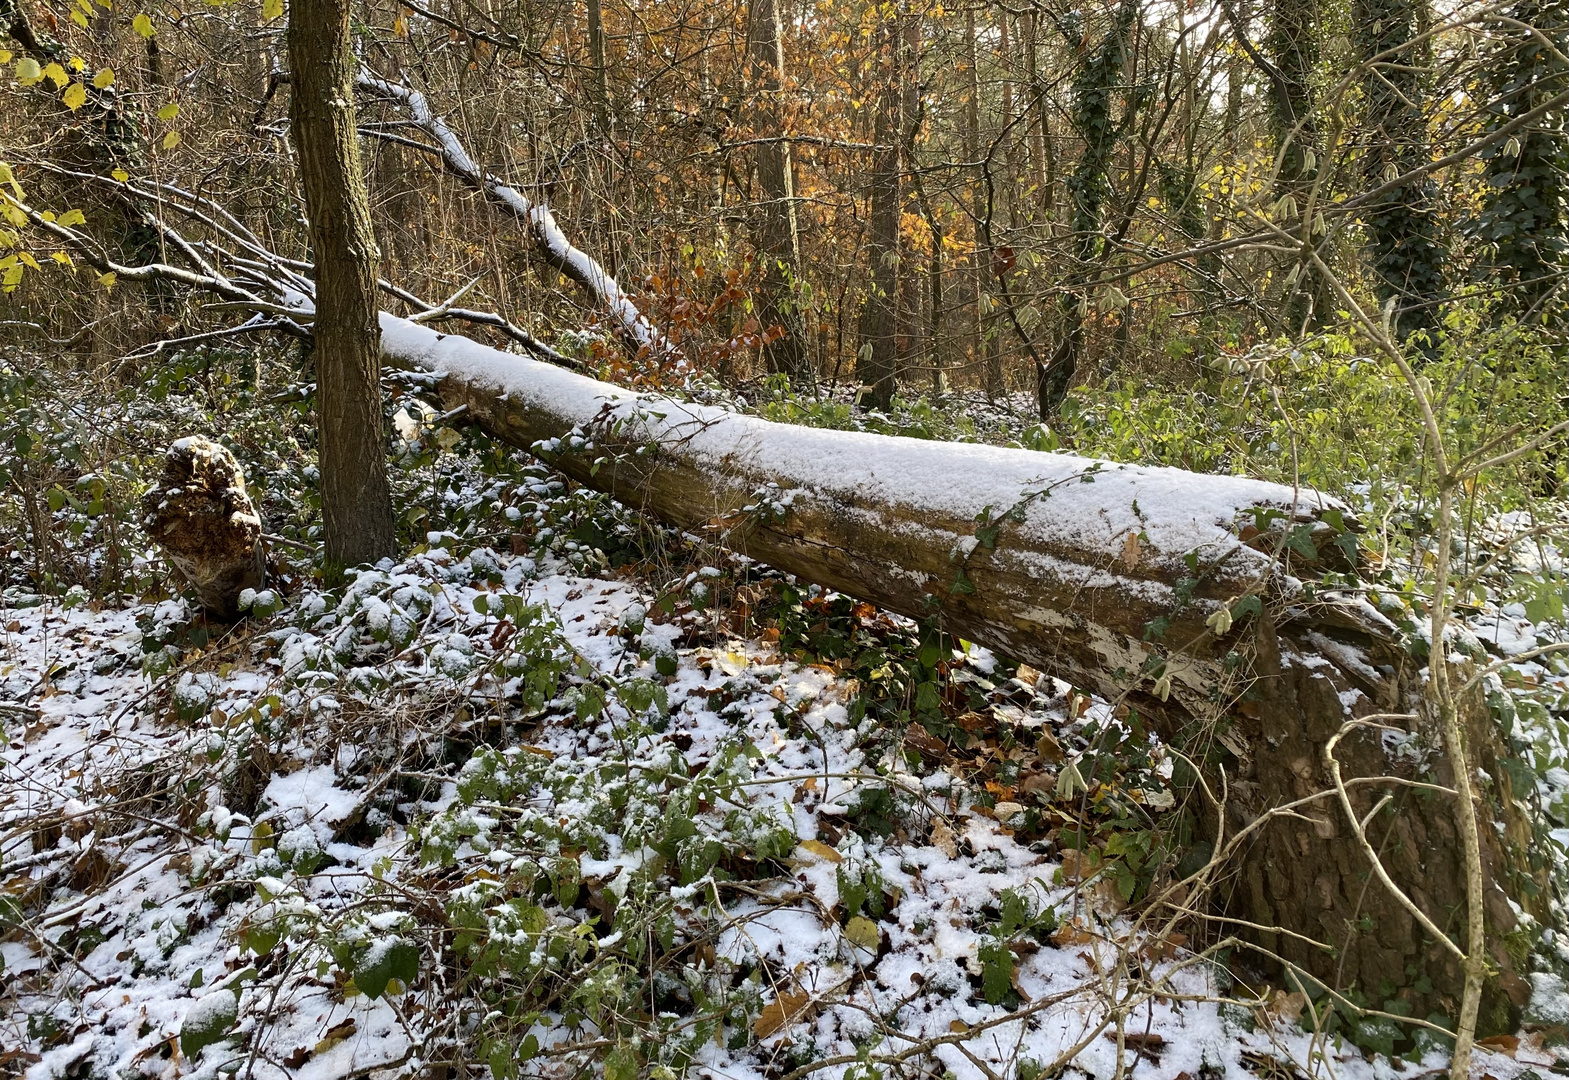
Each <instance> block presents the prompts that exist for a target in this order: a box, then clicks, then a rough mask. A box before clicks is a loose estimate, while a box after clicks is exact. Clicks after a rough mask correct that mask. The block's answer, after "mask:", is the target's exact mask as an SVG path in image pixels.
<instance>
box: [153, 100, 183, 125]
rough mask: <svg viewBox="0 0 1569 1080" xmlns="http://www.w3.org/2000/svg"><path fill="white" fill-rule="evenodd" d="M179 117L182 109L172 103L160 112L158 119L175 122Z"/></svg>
mask: <svg viewBox="0 0 1569 1080" xmlns="http://www.w3.org/2000/svg"><path fill="white" fill-rule="evenodd" d="M179 115H180V107H179V106H178V105H176V104H175V103H174V102H172V101H171V102H169V104H167V105H165V106H164V107H163V108H161V109H159V110H158V119H160V120H173V119H174V118H175V117H176V116H179Z"/></svg>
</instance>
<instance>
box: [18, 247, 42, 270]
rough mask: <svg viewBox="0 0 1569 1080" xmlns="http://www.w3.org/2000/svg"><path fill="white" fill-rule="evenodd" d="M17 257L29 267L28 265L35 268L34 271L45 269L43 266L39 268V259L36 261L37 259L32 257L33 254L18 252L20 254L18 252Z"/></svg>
mask: <svg viewBox="0 0 1569 1080" xmlns="http://www.w3.org/2000/svg"><path fill="white" fill-rule="evenodd" d="M16 257H17V258H18V259H21V260H22V261H23V262H25V263H26V264H27V265H28V266H31V267H32V268H33V269H34V270H42V269H43V267H41V266H39V265H38V260H37V259H35V258H33V256H32V255H31V253H29V252H26V251H18V252H17V253H16Z"/></svg>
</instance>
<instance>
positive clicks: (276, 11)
mask: <svg viewBox="0 0 1569 1080" xmlns="http://www.w3.org/2000/svg"><path fill="white" fill-rule="evenodd" d="M282 14H283V0H262V18H264V19H276V18H277V17H278V16H279V15H282ZM399 17H400V18H401V17H402V16H399Z"/></svg>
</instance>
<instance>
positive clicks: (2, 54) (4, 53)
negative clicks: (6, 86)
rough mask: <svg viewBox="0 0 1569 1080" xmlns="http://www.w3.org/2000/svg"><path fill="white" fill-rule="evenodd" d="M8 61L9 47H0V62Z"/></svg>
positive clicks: (9, 56) (7, 62)
mask: <svg viewBox="0 0 1569 1080" xmlns="http://www.w3.org/2000/svg"><path fill="white" fill-rule="evenodd" d="M10 62H11V50H10V49H0V64H9V63H10Z"/></svg>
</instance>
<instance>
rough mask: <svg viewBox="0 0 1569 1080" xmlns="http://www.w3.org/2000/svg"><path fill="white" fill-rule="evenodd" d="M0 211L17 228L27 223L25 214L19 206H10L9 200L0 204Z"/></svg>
mask: <svg viewBox="0 0 1569 1080" xmlns="http://www.w3.org/2000/svg"><path fill="white" fill-rule="evenodd" d="M0 213H3V214H5V219H6V220H7V221H9V222H10V223H11V224H12V225H15V226H16V227H17V228H19V229H20V228H21V227H22V226H24V225H26V224H27V215H26V214H24V213H22V210H21V208H20V207H17V206H12V205H11V204H10V203H9V202H6V203H4V204H3V205H0Z"/></svg>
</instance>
